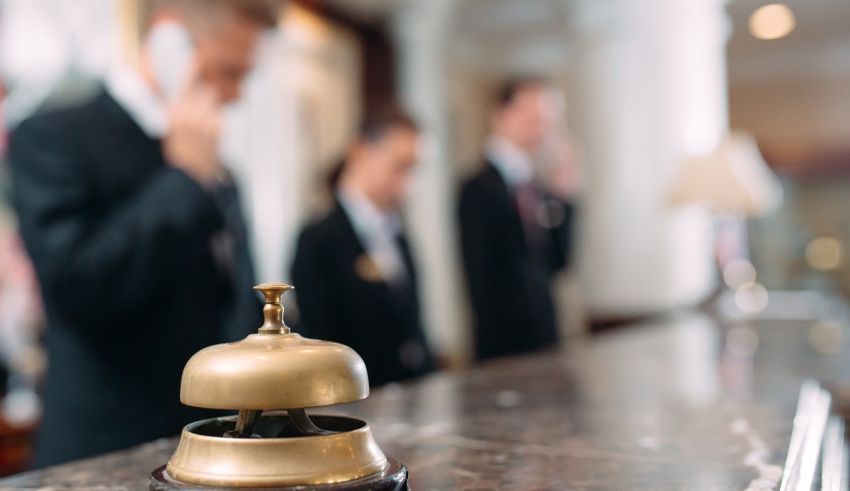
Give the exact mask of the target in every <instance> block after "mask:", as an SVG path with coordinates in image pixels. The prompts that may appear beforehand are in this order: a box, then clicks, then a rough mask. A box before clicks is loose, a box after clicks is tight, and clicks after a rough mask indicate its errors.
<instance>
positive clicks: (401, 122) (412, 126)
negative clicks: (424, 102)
mask: <svg viewBox="0 0 850 491" xmlns="http://www.w3.org/2000/svg"><path fill="white" fill-rule="evenodd" d="M394 128H402V129H406V130H411V131H415V132H418V131H419V125H418V124H417V123H416V120H414V119H413V117H412V116H410V115H409V114H407V113H406V112H404V111H403V110H402V109H400V108H399V107H398V106H386V107H381V108H378V109H375V110H372V111H368V112H367V113H366V114H365V115H364V116H363V118H362V119H361V120H360V126H359V127H358V130H357V139H358V140H360V141H366V142H375V141H378V140H380V139H381V138H383V137H384V135H386V134H387V132H388V131H390V130H392V129H394Z"/></svg>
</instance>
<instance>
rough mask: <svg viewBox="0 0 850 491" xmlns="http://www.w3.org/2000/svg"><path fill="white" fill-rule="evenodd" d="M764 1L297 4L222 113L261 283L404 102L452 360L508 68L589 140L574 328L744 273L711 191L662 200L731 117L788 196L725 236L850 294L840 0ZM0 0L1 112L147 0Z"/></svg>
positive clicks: (415, 217)
mask: <svg viewBox="0 0 850 491" xmlns="http://www.w3.org/2000/svg"><path fill="white" fill-rule="evenodd" d="M767 4H768V2H766V1H762V0H735V1H725V0H688V1H687V2H682V1H681V0H643V1H640V2H637V1H635V0H606V1H605V2H602V1H598V0H462V1H461V0H454V1H453V0H301V1H292V2H289V4H288V5H287V6H286V7H285V8H284V9H283V10H282V11H281V14H280V27H281V29H280V30H279V32H278V33H276V34H274V35H270V36H269V37H268V39H266V40H265V42H264V44H263V46H262V49H261V51H260V54H259V56H260V57H261V63H260V64H259V67H258V69H257V70H256V72H255V73H254V74H252V76H251V78H250V80H249V81H248V83H247V86H246V88H245V90H246V93H247V97H246V98H245V100H243V101H241V102H240V103H239V104H237V105H235V106H234V107H232V108H231V110H230V111H229V116H228V121H227V126H226V138H225V143H224V144H223V148H222V153H223V155H225V156H226V157H227V162H228V165H229V166H230V167H231V168H232V170H233V171H234V173H235V174H236V175H237V177H238V178H239V181H240V183H241V184H242V185H243V187H244V190H245V191H244V192H243V194H242V196H243V199H244V200H245V203H244V204H245V205H246V209H247V210H248V215H249V217H248V220H249V226H250V229H251V234H252V242H253V252H254V258H255V263H256V266H257V273H258V276H259V278H258V279H259V280H281V279H283V280H287V279H288V278H287V275H288V266H289V264H290V262H291V259H292V254H293V248H294V244H293V241H294V240H295V235H296V231H297V229H298V228H299V227H300V225H301V224H302V223H303V222H304V220H306V219H307V218H308V217H311V216H314V215H315V214H316V213H318V212H320V211H321V210H323V209H324V208H325V207H326V206H327V205H328V203H329V197H330V196H329V194H328V192H327V189H326V186H325V183H324V179H325V176H326V174H327V173H328V171H329V170H330V169H331V168H332V166H333V165H334V164H335V162H336V161H337V160H338V159H339V158H340V156H341V154H342V152H343V150H344V148H345V145H346V144H347V142H348V140H349V139H350V137H351V136H352V134H353V132H354V129H355V126H356V124H357V121H358V119H359V117H360V115H361V114H363V112H364V111H366V110H368V109H369V108H370V107H376V106H378V105H380V104H382V103H384V102H387V101H392V100H396V99H397V100H400V101H401V102H402V103H403V104H404V105H405V106H406V107H407V108H408V109H409V110H410V111H411V112H412V113H413V115H414V116H415V117H416V118H417V119H418V120H419V122H420V124H421V125H422V127H423V128H424V130H425V134H426V138H425V142H424V145H423V149H422V158H421V164H420V166H419V169H418V180H417V183H416V189H415V191H414V194H413V197H412V199H411V201H410V203H409V207H408V208H409V209H408V222H409V225H410V228H411V235H412V239H413V244H412V246H413V249H414V252H415V253H416V255H417V257H418V260H419V262H420V265H419V270H420V271H421V272H422V278H421V281H422V292H423V299H422V300H423V302H424V307H425V308H424V315H425V321H426V322H425V325H426V326H427V329H428V330H429V334H430V336H431V338H432V341H433V342H434V343H435V345H436V348H437V349H438V350H439V351H441V352H442V353H444V354H445V355H446V358H447V359H448V360H450V362H451V364H452V365H453V366H460V365H463V364H464V363H465V362H466V361H467V360H468V358H469V346H470V341H469V336H470V330H469V312H468V308H467V301H466V291H465V286H464V282H463V278H462V274H461V268H460V263H459V253H458V238H457V233H456V211H455V210H456V202H455V200H456V194H457V191H458V189H459V185H460V182H461V181H462V180H463V179H464V178H465V177H466V176H468V175H470V173H472V172H473V171H474V170H475V165H476V162H477V161H478V159H479V157H480V154H481V149H482V145H483V142H484V139H485V137H486V135H487V124H488V114H489V110H490V101H491V100H492V98H493V96H494V94H495V91H496V89H497V87H498V86H499V84H500V82H501V81H503V80H504V79H505V78H508V77H511V76H516V75H521V74H522V75H527V74H531V75H539V76H543V77H545V78H546V79H548V80H550V81H552V82H553V83H554V84H555V85H557V86H558V87H560V88H561V89H563V92H564V94H565V104H566V114H567V121H566V123H565V125H564V128H563V130H564V133H565V134H566V135H569V137H570V138H572V140H573V141H574V144H575V146H576V148H577V149H578V155H579V156H580V159H579V160H580V164H581V165H580V167H581V174H582V181H583V189H582V192H581V200H580V202H581V219H580V222H581V223H580V226H579V237H580V239H579V245H578V250H577V251H576V263H575V264H576V266H575V267H574V268H573V271H572V272H571V273H570V274H569V275H567V276H565V277H564V278H563V279H562V281H561V282H560V285H559V287H558V288H559V291H560V292H561V293H560V295H559V301H560V302H561V304H562V305H561V306H560V307H561V309H562V310H563V312H564V313H565V315H564V316H563V318H564V319H565V321H564V326H563V328H564V331H565V332H568V333H576V332H581V331H583V330H584V329H585V328H586V326H587V325H588V324H589V323H591V322H590V321H607V320H611V319H614V320H616V319H620V318H629V317H633V316H640V315H645V314H652V313H656V312H659V311H669V310H670V309H674V308H678V307H680V306H690V305H695V304H698V303H700V302H703V301H705V300H706V299H708V298H709V297H710V296H711V295H713V294H714V293H715V292H716V291H717V289H718V288H721V287H723V288H725V287H726V286H729V287H737V286H740V285H741V284H742V283H741V282H736V281H733V282H730V281H729V278H728V275H725V276H724V275H722V274H721V272H722V271H721V270H722V269H723V264H718V242H717V237H718V233H717V232H718V230H721V229H720V228H718V218H717V215H715V214H713V213H712V208H711V206H709V205H708V204H706V203H705V202H702V201H700V200H693V201H694V202H688V203H671V202H670V200H669V194H670V192H671V188H672V187H673V182H674V181H675V180H676V179H677V176H678V175H679V174H680V173H682V172H684V170H683V169H685V168H686V167H687V165H686V162H688V159H689V158H692V157H701V156H705V155H707V154H709V153H711V152H712V151H713V150H714V149H715V148H717V147H718V145H719V144H720V143H721V142H722V141H723V140H724V138H725V137H726V135H727V134H728V132H729V130H730V128H735V129H741V130H745V131H747V132H749V133H751V134H752V135H754V137H755V141H756V142H757V144H758V146H759V148H760V150H761V153H762V154H763V155H764V159H765V161H766V162H767V164H768V165H769V166H770V168H771V169H772V171H773V172H774V173H775V174H776V175H778V176H779V179H780V181H781V185H782V189H783V191H784V196H785V200H784V202H783V204H782V206H781V207H780V208H779V209H776V210H773V211H772V212H771V213H769V214H767V215H764V216H761V217H758V218H753V219H751V220H749V221H748V222H744V221H743V220H742V219H740V216H739V217H738V218H737V219H736V220H733V222H732V223H735V224H737V225H735V226H734V227H733V229H735V230H738V231H739V232H740V233H739V234H738V235H737V236H736V237H737V238H735V239H733V240H734V241H735V243H736V244H737V245H736V246H735V247H733V248H738V249H740V250H742V251H743V254H739V255H740V256H742V260H744V261H745V262H746V264H748V265H749V264H750V263H751V266H749V268H750V269H747V270H746V271H750V270H752V271H751V273H748V274H745V275H744V276H745V277H746V278H745V280H746V281H745V283H747V285H750V286H748V288H749V287H751V286H752V285H751V284H752V283H755V282H757V283H758V284H759V285H763V286H764V288H763V289H762V290H758V291H759V292H762V291H764V292H765V293H764V295H768V294H767V292H769V291H775V290H786V289H817V290H822V291H828V292H834V293H838V294H840V295H843V296H845V297H846V296H848V295H850V262H848V261H847V260H846V247H847V246H846V244H847V243H848V242H847V241H848V240H850V213H848V211H847V199H846V196H847V193H848V191H850V179H848V177H850V31H848V30H847V29H846V21H847V19H850V3H848V2H847V1H845V0H819V1H817V2H812V1H808V0H787V1H785V2H784V3H783V5H786V6H787V8H785V9H780V10H782V12H780V13H779V14H777V13H776V11H775V10H774V11H773V13H772V14H771V15H768V16H767V17H766V20H765V18H762V19H761V20H759V19H757V17H758V16H757V14H758V12H759V9H760V8H761V7H764V6H765V5H767ZM0 6H2V10H1V11H0V74H2V80H3V81H4V83H5V86H6V90H7V92H8V97H7V98H6V100H5V102H4V103H3V104H4V111H3V114H4V118H5V120H6V123H7V124H8V125H9V126H12V127H13V126H14V124H15V123H16V122H17V121H19V120H20V119H21V118H22V117H24V116H26V115H27V114H29V113H30V112H32V111H33V110H35V109H36V108H37V107H39V106H41V105H43V104H46V103H49V101H51V100H54V99H56V98H59V99H61V98H63V97H65V98H68V97H78V96H79V94H80V93H84V92H85V91H86V87H90V86H91V84H92V83H96V82H95V81H96V79H97V77H98V76H100V75H102V74H103V73H104V72H105V71H106V70H107V69H108V68H109V66H110V65H111V64H114V63H116V62H117V61H118V60H120V59H122V58H123V57H126V56H128V54H129V55H132V52H133V50H134V49H136V48H137V46H134V44H133V42H132V41H131V40H132V39H134V38H133V30H134V29H135V28H137V27H138V22H139V18H138V15H139V13H140V11H141V9H140V8H139V4H138V0H3V1H2V2H1V3H0ZM789 12H790V15H791V17H788V14H789ZM783 30H784V32H783ZM765 32H766V33H767V34H765ZM777 33H778V35H777ZM771 37H773V38H775V39H762V38H771ZM60 86H61V87H63V89H62V90H61V91H60V92H59V93H58V94H57V93H56V89H57V87H60ZM68 87H70V89H69V88H68ZM718 165H719V164H718ZM747 186H748V184H746V183H744V185H743V187H744V188H746V187H747ZM686 201H687V200H686ZM696 201H699V202H696ZM732 211H733V213H731V215H732V216H736V214H735V213H734V210H732ZM726 212H727V214H729V210H726ZM744 214H746V213H745V212H743V211H742V212H741V213H740V214H739V215H744ZM727 223H728V222H727ZM736 227H737V228H736ZM724 230H725V229H724ZM721 235H722V234H721ZM733 236H735V234H733ZM736 257H737V256H736ZM738 259H741V258H740V257H739V258H738ZM736 264H737V265H738V266H740V263H736ZM505 287H506V288H509V287H510V285H506V286H505ZM760 295H761V293H760ZM768 302H769V300H768V299H767V298H766V299H765V301H764V302H758V303H757V306H758V305H761V307H760V308H762V309H763V308H766V305H767V304H768Z"/></svg>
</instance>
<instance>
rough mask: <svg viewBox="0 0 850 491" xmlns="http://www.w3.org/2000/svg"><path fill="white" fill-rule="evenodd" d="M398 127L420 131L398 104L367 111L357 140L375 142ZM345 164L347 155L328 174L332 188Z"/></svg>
mask: <svg viewBox="0 0 850 491" xmlns="http://www.w3.org/2000/svg"><path fill="white" fill-rule="evenodd" d="M397 128H402V129H406V130H410V131H414V132H419V125H418V124H417V123H416V120H415V119H413V117H412V116H410V115H409V114H408V113H406V112H404V111H403V110H401V109H399V107H398V106H396V105H390V106H384V107H381V108H378V109H375V110H371V111H367V112H366V114H365V115H364V116H363V119H361V120H360V126H359V127H358V128H357V135H356V136H355V140H356V141H357V142H366V143H375V142H378V141H380V140H381V139H382V138H383V137H384V136H386V134H387V133H388V132H389V131H390V130H392V129H397ZM345 164H346V162H345V157H342V158H340V159H339V161H338V162H337V163H336V165H334V166H333V168H332V169H331V172H330V173H329V174H328V177H327V184H328V186H329V187H330V188H331V189H335V188H336V186H337V184H339V180H340V178H341V177H342V173H343V171H344V170H345Z"/></svg>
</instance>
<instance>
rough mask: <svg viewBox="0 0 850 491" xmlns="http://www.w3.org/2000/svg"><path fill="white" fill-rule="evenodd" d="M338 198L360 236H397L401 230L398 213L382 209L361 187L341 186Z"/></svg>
mask: <svg viewBox="0 0 850 491" xmlns="http://www.w3.org/2000/svg"><path fill="white" fill-rule="evenodd" d="M337 199H338V200H339V202H340V204H341V205H342V207H343V209H344V210H345V214H346V215H348V218H349V219H350V220H351V222H352V225H353V226H354V229H355V230H356V231H357V234H358V235H359V236H361V237H363V238H366V237H371V236H373V235H375V234H384V235H388V236H391V237H395V236H396V235H398V234H399V233H400V232H401V220H400V219H399V216H398V214H397V213H388V212H385V211H382V210H381V209H380V208H378V207H377V206H375V204H374V203H372V201H370V200H369V198H367V197H366V195H365V194H363V193H362V192H361V191H360V190H359V189H354V188H346V187H341V188H340V189H339V191H337Z"/></svg>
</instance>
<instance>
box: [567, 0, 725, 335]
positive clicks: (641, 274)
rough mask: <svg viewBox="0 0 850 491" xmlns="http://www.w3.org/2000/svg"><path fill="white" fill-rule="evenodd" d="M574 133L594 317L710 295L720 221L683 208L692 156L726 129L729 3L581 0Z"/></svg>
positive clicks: (582, 245)
mask: <svg viewBox="0 0 850 491" xmlns="http://www.w3.org/2000/svg"><path fill="white" fill-rule="evenodd" d="M574 7H575V10H574V12H573V19H574V28H575V32H576V33H577V45H576V49H575V53H576V56H577V58H576V60H575V62H576V64H575V70H574V73H575V77H576V82H577V83H576V84H575V91H574V93H573V94H572V97H571V98H570V99H571V105H572V109H573V111H575V112H577V114H575V116H576V117H575V118H574V119H575V130H576V133H577V135H578V136H579V141H580V142H581V144H582V146H583V150H584V154H585V158H586V164H587V170H586V184H587V187H586V193H585V195H584V196H583V200H582V218H581V225H580V230H579V244H578V261H577V264H578V266H579V274H580V277H581V284H582V291H583V297H584V299H585V302H586V304H587V308H588V309H589V314H590V315H591V316H592V317H596V318H600V319H603V318H609V319H610V318H623V317H629V316H634V315H642V314H647V313H651V312H656V311H660V310H665V309H669V308H673V307H676V306H679V305H691V304H695V303H697V302H699V301H701V300H703V299H705V298H706V296H707V295H708V294H709V293H710V292H711V291H712V288H713V287H714V284H715V279H714V278H715V274H714V269H713V262H712V258H713V238H712V227H711V217H710V215H709V212H708V210H707V209H704V208H701V207H699V206H691V207H688V208H673V207H671V205H670V204H669V201H668V193H669V186H670V183H671V181H672V180H673V178H674V176H675V173H676V172H677V170H678V169H679V167H680V166H681V164H682V163H683V162H684V159H685V157H686V156H688V155H692V154H701V153H708V152H710V151H711V150H713V148H714V147H715V146H716V145H717V144H718V143H719V142H720V141H721V138H722V137H723V136H724V135H725V133H726V132H727V130H728V122H727V120H728V117H727V94H726V68H725V66H726V60H725V45H726V40H727V37H728V25H727V20H726V14H725V1H724V0H689V1H687V2H682V1H679V0H646V1H636V0H606V1H604V2H601V1H598V0H583V1H580V2H576V3H575V4H574Z"/></svg>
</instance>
